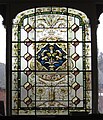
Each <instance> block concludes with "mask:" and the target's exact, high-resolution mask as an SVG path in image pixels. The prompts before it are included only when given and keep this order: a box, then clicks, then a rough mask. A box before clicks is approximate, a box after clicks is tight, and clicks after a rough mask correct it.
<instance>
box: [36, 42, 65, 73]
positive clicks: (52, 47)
mask: <svg viewBox="0 0 103 120" xmlns="http://www.w3.org/2000/svg"><path fill="white" fill-rule="evenodd" d="M37 61H38V62H40V63H41V65H42V66H43V67H45V68H46V69H47V70H50V71H54V70H57V69H58V67H60V66H61V65H62V64H63V63H64V62H65V61H66V53H65V52H64V51H63V50H62V48H60V47H59V45H57V44H47V45H46V46H44V47H43V48H41V50H40V51H39V52H38V53H37Z"/></svg>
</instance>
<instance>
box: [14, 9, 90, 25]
mask: <svg viewBox="0 0 103 120" xmlns="http://www.w3.org/2000/svg"><path fill="white" fill-rule="evenodd" d="M51 12H53V13H54V14H55V13H56V14H68V13H69V14H72V15H75V17H77V18H79V19H81V21H82V22H84V23H85V24H86V23H89V19H88V17H87V15H86V14H85V13H84V12H81V11H79V10H76V9H72V8H66V7H38V8H32V9H29V10H25V11H23V12H20V13H19V14H18V15H17V16H16V17H15V19H14V20H13V23H14V24H18V23H19V22H20V20H21V18H25V16H26V15H30V14H38V15H40V14H42V13H45V14H48V13H51Z"/></svg>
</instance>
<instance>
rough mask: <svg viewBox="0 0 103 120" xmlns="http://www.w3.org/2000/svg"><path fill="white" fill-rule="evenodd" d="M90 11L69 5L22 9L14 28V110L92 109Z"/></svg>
mask: <svg viewBox="0 0 103 120" xmlns="http://www.w3.org/2000/svg"><path fill="white" fill-rule="evenodd" d="M91 72H92V71H91V39H90V26H89V19H88V18H87V16H86V15H85V14H84V13H83V12H81V11H78V10H75V9H70V8H66V7H40V8H34V9H29V10H26V11H23V12H21V13H19V14H18V15H17V16H16V18H15V19H14V20H13V27H12V115H69V113H70V112H89V113H91V112H92V103H91V101H92V88H91Z"/></svg>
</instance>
